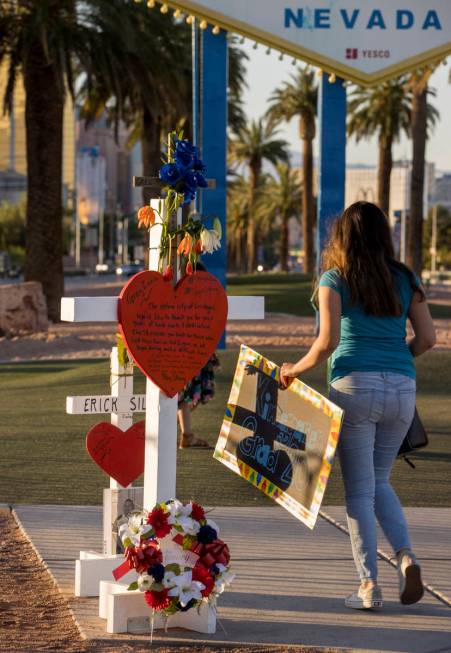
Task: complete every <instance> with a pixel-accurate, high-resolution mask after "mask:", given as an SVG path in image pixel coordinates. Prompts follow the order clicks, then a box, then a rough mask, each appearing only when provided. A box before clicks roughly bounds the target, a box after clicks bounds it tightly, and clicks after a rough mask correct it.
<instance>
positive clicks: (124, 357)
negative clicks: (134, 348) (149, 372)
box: [116, 333, 130, 367]
mask: <svg viewBox="0 0 451 653" xmlns="http://www.w3.org/2000/svg"><path fill="white" fill-rule="evenodd" d="M116 343H117V357H118V360H119V365H122V367H126V366H127V365H128V364H129V363H130V358H129V357H128V352H127V348H126V346H125V343H124V340H123V338H122V336H121V334H120V333H117V334H116Z"/></svg>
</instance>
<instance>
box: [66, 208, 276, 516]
mask: <svg viewBox="0 0 451 653" xmlns="http://www.w3.org/2000/svg"><path fill="white" fill-rule="evenodd" d="M151 205H152V207H153V208H154V209H158V200H152V202H151ZM177 221H178V223H179V224H180V223H181V210H179V212H178V216H177ZM160 241H161V227H159V225H156V226H154V227H153V228H152V229H151V230H150V243H149V245H150V255H149V269H150V270H157V269H158V260H159V246H160ZM117 302H118V300H117V298H116V297H64V298H63V299H62V301H61V319H62V320H63V321H67V322H117ZM228 303H229V309H228V319H229V320H255V319H263V318H264V297H243V296H241V297H234V296H229V297H228ZM176 463H177V397H172V398H169V397H167V396H166V395H165V394H164V393H163V392H161V391H160V389H159V388H158V387H157V386H156V385H155V384H154V383H153V382H152V381H151V380H150V379H147V384H146V443H145V467H144V506H145V507H146V508H147V509H151V508H152V507H153V506H154V505H155V503H158V502H161V501H167V500H168V499H172V498H175V496H176Z"/></svg>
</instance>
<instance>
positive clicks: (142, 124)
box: [78, 0, 191, 203]
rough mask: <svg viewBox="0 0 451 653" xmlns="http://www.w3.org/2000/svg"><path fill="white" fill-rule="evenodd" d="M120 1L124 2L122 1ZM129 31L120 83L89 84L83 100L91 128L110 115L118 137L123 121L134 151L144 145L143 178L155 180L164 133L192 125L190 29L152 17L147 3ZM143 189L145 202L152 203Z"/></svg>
mask: <svg viewBox="0 0 451 653" xmlns="http://www.w3.org/2000/svg"><path fill="white" fill-rule="evenodd" d="M116 1H120V0H116ZM129 13H130V15H129V16H128V19H129V29H128V30H126V31H125V30H124V31H123V32H122V33H121V36H120V41H119V44H120V46H119V47H120V48H121V62H120V66H121V67H120V70H116V80H115V81H116V83H115V85H114V86H112V85H111V84H110V83H108V79H105V80H102V79H101V80H98V83H97V84H96V85H95V86H93V85H92V84H89V80H88V79H85V80H84V83H83V84H82V85H81V87H80V90H79V93H78V100H79V101H80V102H81V103H82V110H81V116H82V117H83V118H85V120H86V123H87V125H88V126H89V124H90V123H91V122H92V121H93V120H95V119H96V118H98V117H99V116H101V115H102V114H103V113H104V112H105V113H106V115H107V119H108V122H109V123H110V124H111V125H113V126H114V128H115V130H116V133H117V130H118V126H119V123H120V121H123V122H124V124H125V125H126V126H127V127H128V129H129V145H130V146H131V145H133V144H134V143H135V142H136V141H138V140H139V141H140V142H141V155H142V166H143V174H144V175H145V176H155V175H156V174H157V170H158V168H159V166H160V157H161V139H162V134H163V132H164V131H166V132H168V131H172V129H174V125H176V124H180V122H184V123H186V121H187V119H188V117H189V107H190V101H191V70H190V68H189V67H188V64H187V62H190V61H191V59H190V57H191V55H190V51H191V34H190V28H189V27H188V26H187V25H186V24H185V23H182V24H177V25H176V24H175V23H174V21H173V18H172V16H170V15H169V14H162V13H161V12H160V11H149V10H148V9H147V7H146V5H145V3H140V4H136V5H134V6H132V7H131V11H130V12H129ZM148 194H149V191H148V189H146V188H144V189H143V201H144V203H147V202H148V201H149V196H148Z"/></svg>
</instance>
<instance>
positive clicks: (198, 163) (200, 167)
mask: <svg viewBox="0 0 451 653" xmlns="http://www.w3.org/2000/svg"><path fill="white" fill-rule="evenodd" d="M192 168H193V170H194V172H201V173H202V174H205V173H206V172H207V166H206V165H205V163H204V162H203V161H202V159H199V158H198V157H197V156H196V157H194V161H193V165H192Z"/></svg>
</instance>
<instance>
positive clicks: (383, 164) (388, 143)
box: [377, 136, 393, 215]
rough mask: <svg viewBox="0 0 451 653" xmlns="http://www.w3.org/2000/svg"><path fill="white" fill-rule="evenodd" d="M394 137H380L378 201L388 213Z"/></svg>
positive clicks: (380, 206)
mask: <svg viewBox="0 0 451 653" xmlns="http://www.w3.org/2000/svg"><path fill="white" fill-rule="evenodd" d="M391 150H392V139H391V138H385V137H384V136H380V137H379V162H378V168H377V203H378V205H379V208H380V209H382V211H383V212H384V213H385V214H386V215H388V212H389V209H390V177H391V169H392V166H393V160H392V151H391Z"/></svg>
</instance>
